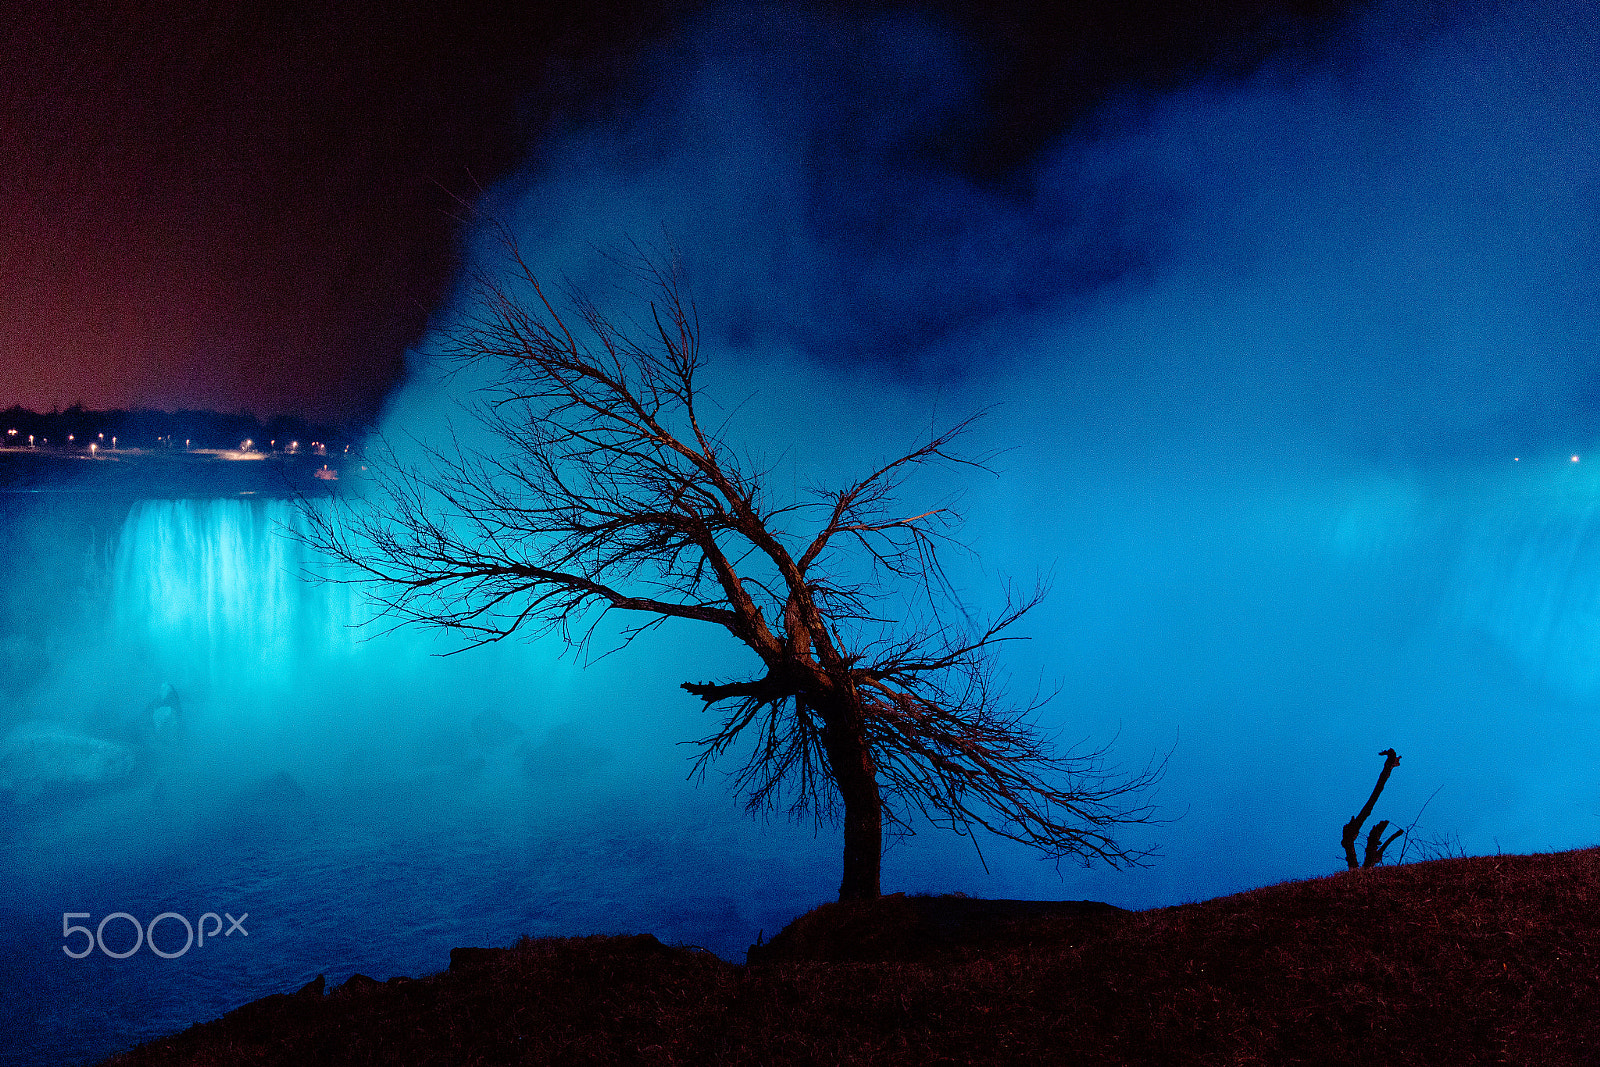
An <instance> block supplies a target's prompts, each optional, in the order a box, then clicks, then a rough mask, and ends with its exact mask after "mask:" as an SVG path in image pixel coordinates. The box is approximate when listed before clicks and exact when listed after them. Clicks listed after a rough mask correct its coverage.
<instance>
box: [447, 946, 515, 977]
mask: <svg viewBox="0 0 1600 1067" xmlns="http://www.w3.org/2000/svg"><path fill="white" fill-rule="evenodd" d="M505 954H506V950H505V949H503V948H453V949H451V950H450V970H451V971H453V972H454V973H456V974H460V973H461V972H463V971H476V970H482V969H483V968H485V967H492V966H494V965H495V964H496V963H498V962H500V960H501V959H502V958H503V957H504V956H505Z"/></svg>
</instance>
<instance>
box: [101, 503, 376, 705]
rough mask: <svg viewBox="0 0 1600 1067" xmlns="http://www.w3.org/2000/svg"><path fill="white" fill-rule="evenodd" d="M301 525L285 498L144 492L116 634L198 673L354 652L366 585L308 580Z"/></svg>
mask: <svg viewBox="0 0 1600 1067" xmlns="http://www.w3.org/2000/svg"><path fill="white" fill-rule="evenodd" d="M302 526H303V519H302V517H301V516H300V514H299V513H298V511H297V510H296V509H295V506H294V505H293V504H292V503H290V502H287V501H281V500H260V501H247V500H145V501H140V502H138V503H137V504H135V505H134V507H133V509H132V511H131V512H130V513H129V515H128V518H127V520H126V522H125V523H124V524H123V528H122V534H121V537H120V538H119V540H118V543H117V547H116V557H115V562H114V564H113V580H112V602H111V615H112V620H113V625H114V627H115V632H116V634H117V635H118V636H119V638H120V639H121V640H123V641H127V642H130V643H133V644H135V645H138V646H140V647H141V648H142V650H143V652H144V654H146V655H147V656H149V657H150V658H151V662H153V663H154V664H155V665H157V666H159V667H161V668H163V669H164V670H166V671H167V672H169V673H175V674H182V675H185V676H186V677H188V678H190V679H192V680H193V682H192V683H191V684H193V683H194V682H201V681H203V682H205V683H207V684H234V685H237V684H243V683H246V682H260V681H264V680H278V681H282V680H283V679H284V678H285V676H287V675H291V674H293V673H294V672H296V671H297V670H300V669H303V668H305V667H306V666H308V665H310V664H312V663H314V662H317V661H325V660H327V659H329V658H333V659H337V658H339V657H343V656H349V655H351V654H353V652H354V651H355V649H356V648H357V646H358V644H359V641H358V632H357V631H356V630H355V629H354V628H353V624H354V623H356V622H357V621H359V620H360V619H361V618H363V617H364V616H363V615H362V614H361V606H360V602H359V596H358V595H357V594H356V592H355V591H354V590H353V589H351V588H350V587H348V586H341V585H336V584H327V583H319V582H315V581H311V580H308V579H307V577H306V575H305V571H306V567H307V564H308V563H310V562H312V560H311V558H310V550H309V549H307V548H306V547H305V546H304V545H303V544H301V543H300V542H299V541H297V540H296V539H295V538H294V536H292V535H293V534H294V533H295V532H296V531H299V530H301V529H302Z"/></svg>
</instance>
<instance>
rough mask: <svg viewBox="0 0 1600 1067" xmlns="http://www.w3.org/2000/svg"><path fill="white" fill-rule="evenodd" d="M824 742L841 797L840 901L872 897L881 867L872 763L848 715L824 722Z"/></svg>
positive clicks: (879, 798) (877, 799) (879, 823)
mask: <svg viewBox="0 0 1600 1067" xmlns="http://www.w3.org/2000/svg"><path fill="white" fill-rule="evenodd" d="M823 743H824V744H825V745H826V746H827V750H828V761H829V762H830V763H831V764H833V779H834V782H835V783H836V784H837V785H838V787H839V795H840V797H841V798H842V799H843V800H844V880H843V881H842V882H841V883H840V885H839V899H840V900H877V899H878V897H879V895H880V894H881V892H882V888H881V886H882V882H881V879H880V874H881V869H882V865H883V798H882V796H881V795H880V794H879V792H878V768H877V765H876V764H875V763H874V762H873V760H872V753H871V752H870V751H869V750H868V748H867V741H866V737H865V736H864V735H863V734H862V732H861V727H860V724H859V721H858V720H854V719H853V717H852V719H851V720H848V721H844V722H839V721H837V720H836V721H835V722H832V723H829V724H828V726H827V728H826V729H825V731H824V742H823Z"/></svg>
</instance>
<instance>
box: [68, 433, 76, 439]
mask: <svg viewBox="0 0 1600 1067" xmlns="http://www.w3.org/2000/svg"><path fill="white" fill-rule="evenodd" d="M67 440H68V441H73V440H76V438H75V437H73V436H72V435H71V434H70V433H69V434H67Z"/></svg>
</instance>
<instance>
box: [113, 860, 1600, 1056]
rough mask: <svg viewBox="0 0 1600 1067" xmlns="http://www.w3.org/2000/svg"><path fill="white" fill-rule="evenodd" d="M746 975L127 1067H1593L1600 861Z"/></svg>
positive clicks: (618, 966) (529, 956) (153, 1050)
mask: <svg viewBox="0 0 1600 1067" xmlns="http://www.w3.org/2000/svg"><path fill="white" fill-rule="evenodd" d="M752 957H753V961H754V962H752V963H751V964H750V965H749V966H746V967H738V966H734V965H733V964H730V963H726V962H724V961H722V960H720V959H718V958H716V957H715V956H712V955H710V954H708V953H704V952H699V951H695V950H691V949H682V948H667V947H664V946H662V945H661V944H659V943H658V942H657V941H656V940H655V939H654V938H651V937H648V936H639V937H631V938H628V937H621V938H605V937H590V938H574V939H540V940H526V939H525V940H523V941H521V942H519V943H518V944H517V945H515V946H514V947H512V948H510V949H504V950H486V949H457V950H455V952H454V953H452V958H451V967H450V970H449V971H446V972H444V973H441V974H438V975H434V976H432V977H428V978H423V979H418V980H409V979H393V980H391V981H389V982H386V983H381V984H380V983H376V982H372V981H370V980H363V979H361V978H360V977H359V976H358V977H356V978H352V979H351V980H350V981H348V982H346V983H345V984H343V985H342V986H340V987H339V988H337V989H335V990H333V991H332V992H329V993H327V994H326V995H324V993H323V990H322V988H321V982H320V981H319V982H317V983H314V984H313V985H312V986H311V987H309V988H308V989H306V990H303V991H302V992H301V993H300V994H298V995H289V996H285V995H280V996H277V997H268V998H267V999H265V1000H262V1001H257V1002H255V1003H253V1004H249V1005H246V1006H245V1007H243V1008H240V1009H239V1010H238V1011H235V1012H233V1013H231V1014H229V1015H227V1016H225V1017H224V1018H222V1019H220V1020H217V1021H216V1022H212V1023H207V1024H204V1025H201V1026H196V1027H192V1028H191V1029H189V1030H188V1031H186V1032H184V1033H183V1034H180V1035H177V1036H175V1037H171V1038H166V1039H163V1040H160V1041H156V1042H152V1043H150V1044H148V1045H144V1046H142V1047H140V1048H138V1049H135V1050H134V1051H132V1052H130V1053H127V1054H124V1055H121V1056H118V1057H114V1058H113V1059H112V1060H111V1061H109V1062H110V1063H113V1064H124V1065H133V1064H140V1065H146V1064H269V1063H270V1064H324V1063H326V1064H335V1063H337V1064H395V1065H399V1064H510V1063H561V1064H567V1063H648V1064H717V1063H726V1064H736V1063H738V1064H787V1063H830V1064H831V1063H840V1064H845V1063H903V1064H930V1063H994V1064H1013V1063H1082V1064H1127V1063H1148V1064H1175V1063H1207V1064H1246V1063H1250V1064H1255V1063H1262V1064H1290V1063H1319V1064H1325V1063H1361V1064H1386V1065H1387V1064H1419V1065H1420V1064H1428V1065H1430V1067H1432V1065H1439V1064H1452V1065H1463V1064H1476V1063H1508V1062H1509V1063H1525V1064H1578V1063H1583V1064H1595V1063H1600V849H1587V850H1583V851H1578V852H1565V853H1556V854H1552V855H1537V856H1487V857H1474V858H1469V859H1447V860H1437V861H1434V862H1430V863H1417V864H1411V865H1408V866H1403V867H1393V868H1376V869H1373V870H1368V871H1358V872H1348V873H1341V874H1338V875H1334V876H1332V877H1328V878H1321V879H1316V880H1313V881H1307V882H1293V883H1286V884H1284V885H1278V886H1272V887H1269V888H1265V889H1257V890H1253V891H1251V892H1248V893H1240V894H1238V895H1236V896H1231V897H1222V898H1219V899H1217V900H1211V901H1206V902H1204V903H1200V904H1184V905H1180V906H1177V907H1171V908H1159V909H1155V910H1152V911H1145V912H1123V911H1119V910H1117V909H1113V908H1107V907H1106V906H1104V905H1099V906H1087V907H1085V906H1080V905H1070V904H1068V905H1063V906H1059V907H1056V908H1047V907H1040V906H1037V905H1032V906H1029V905H1021V904H1020V903H1019V902H984V901H976V900H968V899H966V898H960V897H956V898H950V897H944V898H907V897H888V898H885V899H884V900H882V901H879V902H876V903H874V904H871V905H852V906H845V905H838V904H831V905H826V906H824V907H822V908H819V909H817V910H816V911H813V912H811V913H809V914H808V915H805V916H802V917H801V918H800V919H798V920H796V922H795V923H794V924H792V925H791V926H790V927H789V928H788V929H787V930H786V931H784V932H783V933H782V934H780V935H779V936H778V937H776V938H774V939H773V941H772V942H770V943H769V944H767V945H765V946H762V947H761V948H760V949H757V950H754V951H753V952H752Z"/></svg>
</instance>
